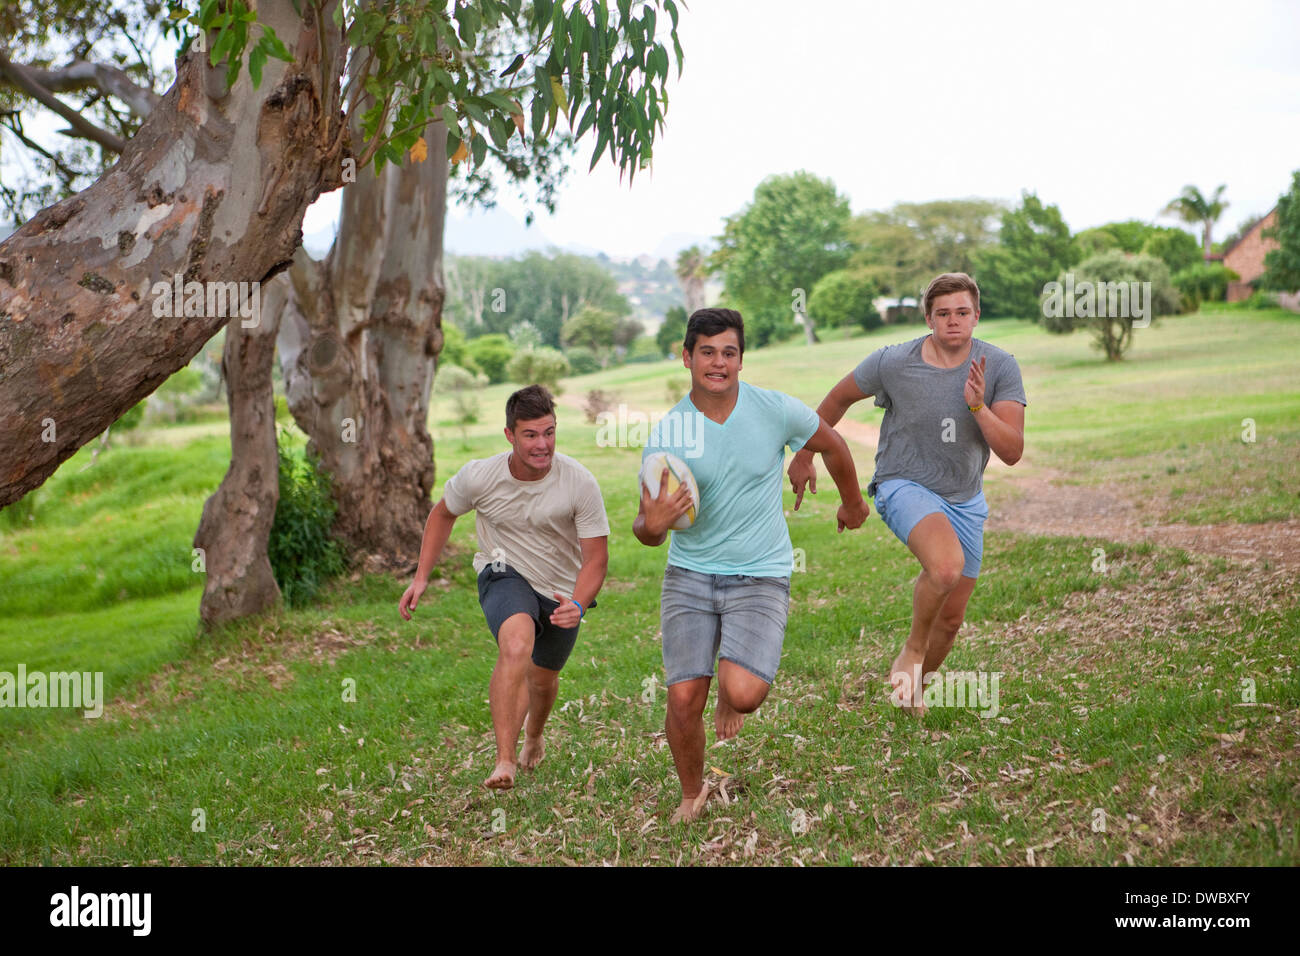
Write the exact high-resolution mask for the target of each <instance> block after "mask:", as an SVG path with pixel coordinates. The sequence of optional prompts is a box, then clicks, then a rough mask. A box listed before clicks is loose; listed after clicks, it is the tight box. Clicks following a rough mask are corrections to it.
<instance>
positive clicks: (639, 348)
mask: <svg viewBox="0 0 1300 956" xmlns="http://www.w3.org/2000/svg"><path fill="white" fill-rule="evenodd" d="M663 357H664V354H663V352H661V351H659V344H658V343H657V342H656V341H655V340H654V339H652V338H650V336H648V335H643V336H641V338H639V339H637V340H636V341H635V342H633V343H632V344H631V345H629V346H628V348H627V354H626V355H625V356H623V361H624V362H626V363H628V364H629V365H631V364H632V363H634V362H658V361H659V360H660V359H662V358H663Z"/></svg>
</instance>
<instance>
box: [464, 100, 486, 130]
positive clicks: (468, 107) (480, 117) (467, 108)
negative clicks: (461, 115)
mask: <svg viewBox="0 0 1300 956" xmlns="http://www.w3.org/2000/svg"><path fill="white" fill-rule="evenodd" d="M460 108H461V110H462V112H465V113H468V114H469V115H470V116H471V117H472V118H473V119H475V120H476V121H478V122H480V123H482V124H483V125H485V126H486V125H487V122H488V117H487V113H484V112H483V110H482V109H481V108H480V107H479V106H478V104H477V103H474V102H472V101H470V100H461V103H460Z"/></svg>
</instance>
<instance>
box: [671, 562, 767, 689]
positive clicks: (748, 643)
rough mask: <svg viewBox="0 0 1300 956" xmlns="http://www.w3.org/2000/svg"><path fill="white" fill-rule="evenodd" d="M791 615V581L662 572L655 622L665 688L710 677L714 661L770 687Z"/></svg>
mask: <svg viewBox="0 0 1300 956" xmlns="http://www.w3.org/2000/svg"><path fill="white" fill-rule="evenodd" d="M789 611H790V579H789V578H756V577H750V576H749V575H747V574H701V573H700V572H698V571H688V570H687V569H686V568H679V567H676V566H675V565H671V564H670V565H668V567H667V568H665V569H664V587H663V594H662V597H661V598H660V602H659V621H660V627H661V628H662V630H663V633H664V671H665V672H666V673H667V676H668V683H669V684H677V683H680V682H681V681H684V680H692V679H694V678H697V677H712V676H713V661H714V658H721V659H722V660H728V661H731V662H732V663H733V664H738V665H739V666H741V667H743V668H744V669H745V670H747V671H749V672H750V673H751V674H753V675H754V676H756V677H758V678H760V679H762V680H764V681H766V682H767V683H769V684H770V683H772V680H773V679H774V678H775V677H776V669H777V667H778V666H779V665H780V663H781V645H782V644H783V643H784V642H785V621H786V615H787V614H788V613H789Z"/></svg>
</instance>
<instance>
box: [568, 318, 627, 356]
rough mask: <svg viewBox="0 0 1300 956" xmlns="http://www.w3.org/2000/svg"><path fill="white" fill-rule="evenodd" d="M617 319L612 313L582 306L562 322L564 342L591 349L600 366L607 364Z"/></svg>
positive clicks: (612, 345)
mask: <svg viewBox="0 0 1300 956" xmlns="http://www.w3.org/2000/svg"><path fill="white" fill-rule="evenodd" d="M617 327H618V319H616V318H615V317H614V313H612V312H607V311H606V310H605V309H597V308H595V307H593V306H584V307H583V309H582V311H580V312H579V313H578V314H577V315H575V316H574V317H573V318H571V319H569V321H567V322H565V323H564V332H563V336H564V344H565V345H566V346H571V345H579V346H582V347H584V348H589V349H591V351H592V352H594V353H595V354H596V355H597V356H598V357H599V358H600V364H601V367H604V366H606V365H608V364H609V354H610V351H611V350H612V349H613V348H614V332H615V330H616V329H617Z"/></svg>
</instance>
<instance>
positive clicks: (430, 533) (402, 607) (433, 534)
mask: <svg viewBox="0 0 1300 956" xmlns="http://www.w3.org/2000/svg"><path fill="white" fill-rule="evenodd" d="M455 523H456V515H454V514H452V513H451V511H450V510H449V509H448V508H447V504H446V501H445V500H440V501H439V502H438V503H437V504H436V505H434V506H433V510H432V511H430V512H429V520H428V521H426V522H425V523H424V539H423V541H422V542H421V543H420V561H419V563H418V564H417V565H416V568H415V580H413V581H412V582H411V585H410V587H408V588H407V589H406V592H405V593H404V594H403V595H402V599H401V601H399V602H398V604H397V613H399V614H400V615H402V619H403V620H405V621H409V620H410V619H411V611H413V610H415V608H416V607H417V606H418V605H419V603H420V595H422V594H424V590H425V588H427V587H428V586H429V572H430V571H431V570H432V569H433V566H434V565H435V564H437V563H438V559H439V558H440V557H442V549H443V548H444V547H446V546H447V539H448V538H450V537H451V529H452V526H453V525H455Z"/></svg>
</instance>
